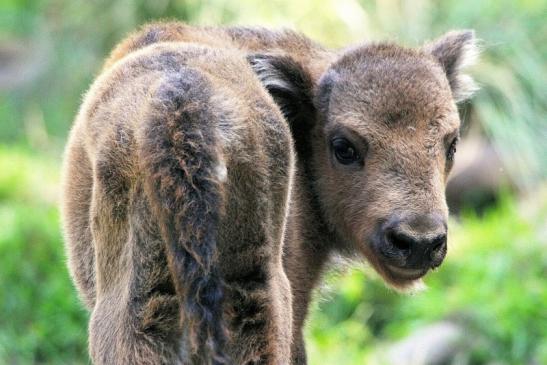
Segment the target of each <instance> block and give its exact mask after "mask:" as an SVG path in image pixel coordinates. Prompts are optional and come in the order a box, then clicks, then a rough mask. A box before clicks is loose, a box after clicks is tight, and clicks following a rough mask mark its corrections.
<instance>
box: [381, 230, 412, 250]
mask: <svg viewBox="0 0 547 365" xmlns="http://www.w3.org/2000/svg"><path fill="white" fill-rule="evenodd" d="M386 238H387V240H388V242H389V243H391V245H393V247H395V248H397V249H398V250H399V251H402V252H403V253H404V254H405V255H409V254H410V251H411V249H412V245H413V240H412V239H411V238H410V237H407V236H405V235H403V234H400V233H397V232H396V231H393V230H391V231H389V232H387V235H386Z"/></svg>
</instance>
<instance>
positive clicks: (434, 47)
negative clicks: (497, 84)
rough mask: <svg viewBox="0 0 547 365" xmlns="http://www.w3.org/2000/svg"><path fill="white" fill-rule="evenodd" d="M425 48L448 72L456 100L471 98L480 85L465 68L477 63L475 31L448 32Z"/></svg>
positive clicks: (447, 75)
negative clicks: (464, 71) (465, 72)
mask: <svg viewBox="0 0 547 365" xmlns="http://www.w3.org/2000/svg"><path fill="white" fill-rule="evenodd" d="M423 48H424V50H425V51H426V52H429V53H431V54H432V55H433V57H435V58H436V59H437V61H438V62H439V63H440V65H441V66H442V67H443V69H444V71H445V72H446V77H447V78H448V82H449V83H450V88H451V89H452V95H453V97H454V100H455V101H456V102H461V101H464V100H466V99H469V98H470V97H471V95H472V94H473V93H474V92H475V91H476V90H477V89H478V87H477V85H476V84H475V82H474V81H473V79H472V78H471V77H470V76H469V75H466V74H464V73H463V70H464V69H465V68H466V67H468V66H470V65H472V64H474V63H475V61H476V59H477V56H478V53H479V51H478V46H477V39H476V38H475V32H474V31H473V30H461V31H452V32H448V33H446V34H445V35H443V36H441V37H440V38H438V39H436V40H434V41H432V42H430V43H428V44H426V45H425V46H424V47H423Z"/></svg>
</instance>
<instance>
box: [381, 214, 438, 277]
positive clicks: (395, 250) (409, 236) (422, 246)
mask: <svg viewBox="0 0 547 365" xmlns="http://www.w3.org/2000/svg"><path fill="white" fill-rule="evenodd" d="M382 235H383V238H384V239H383V244H382V245H381V248H380V251H381V252H382V254H383V255H384V256H385V258H386V259H387V260H388V262H389V263H390V264H392V265H395V266H397V267H400V268H405V269H428V268H434V267H437V266H439V265H440V264H441V263H442V261H443V259H444V257H445V255H446V222H445V220H444V219H443V218H442V217H441V216H439V215H434V214H428V215H415V216H411V217H408V218H403V219H401V218H399V217H392V218H391V219H390V220H388V222H387V223H386V224H385V225H384V226H383V232H382Z"/></svg>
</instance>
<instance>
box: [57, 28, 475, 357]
mask: <svg viewBox="0 0 547 365" xmlns="http://www.w3.org/2000/svg"><path fill="white" fill-rule="evenodd" d="M474 53H475V39H474V36H473V33H472V32H470V31H462V32H451V33H448V34H446V35H445V36H443V37H441V38H439V39H438V40H436V41H434V42H431V43H428V44H426V45H424V46H423V47H420V48H417V49H409V48H403V47H400V46H398V45H395V44H388V43H380V44H363V45H359V46H355V47H351V48H348V49H344V50H336V51H331V50H328V49H325V48H323V47H321V46H320V45H318V44H317V43H315V42H313V41H311V40H309V39H308V38H306V37H304V36H302V35H300V34H298V33H294V32H291V31H270V30H267V29H254V28H240V27H235V28H212V27H205V28H200V27H190V26H187V25H184V24H180V23H165V24H161V23H160V24H153V25H149V26H147V27H145V28H143V29H142V30H140V31H139V32H137V33H135V34H134V35H132V36H130V37H129V38H128V39H126V40H125V41H124V42H122V43H121V44H120V45H119V46H118V47H117V48H116V49H115V50H114V51H113V53H112V55H111V56H110V58H109V59H108V60H107V62H106V64H105V67H104V70H103V73H102V75H101V76H100V77H99V78H98V80H97V81H96V82H95V84H94V85H93V87H92V88H91V90H90V92H89V93H88V95H87V97H86V100H85V102H84V104H83V106H82V108H81V110H80V113H79V116H78V118H77V120H76V123H75V125H74V127H73V130H72V133H71V138H70V141H69V145H68V147H67V154H66V159H65V174H64V184H65V185H64V190H63V194H64V203H63V207H64V209H63V217H64V219H63V221H64V225H65V232H66V240H67V248H68V254H69V259H70V268H71V273H72V276H73V278H74V281H75V282H76V285H77V287H78V289H79V291H80V293H81V296H82V298H83V299H84V301H85V302H86V304H87V305H88V307H89V308H90V309H92V311H93V313H92V317H91V323H90V350H91V354H92V358H93V360H94V362H96V363H109V364H110V363H120V364H122V363H142V364H159V363H191V362H193V363H198V364H201V363H211V362H212V363H227V362H232V363H235V364H255V363H256V364H258V363H260V364H287V363H293V364H305V362H306V356H305V350H304V343H303V339H302V327H303V323H304V319H305V316H306V313H307V308H308V304H309V300H310V296H311V292H312V290H313V288H314V287H315V286H316V284H317V283H318V281H319V278H320V275H321V272H322V271H323V270H324V268H325V267H326V263H327V262H328V258H329V257H330V256H331V255H332V253H335V252H337V253H341V254H344V255H351V256H355V255H360V256H363V257H365V258H366V259H367V260H368V262H369V263H370V264H371V265H372V266H373V267H374V268H375V269H376V270H377V271H378V273H379V274H380V275H381V276H382V277H383V278H384V279H385V280H386V282H388V283H389V284H391V285H392V286H394V287H396V288H406V287H409V286H412V285H413V284H414V283H416V282H417V281H418V280H419V279H420V278H421V277H423V276H424V275H425V274H426V273H427V272H428V271H429V270H430V269H431V268H435V267H437V266H439V265H440V264H441V262H442V261H443V259H444V256H445V254H446V251H447V236H446V220H447V215H448V210H447V206H446V202H445V197H444V188H445V184H446V179H447V176H448V173H449V172H450V169H451V166H452V164H453V159H454V153H455V150H456V144H457V141H458V135H459V125H460V120H459V117H458V111H457V107H456V103H457V102H460V101H463V100H466V99H467V98H469V96H470V95H471V93H472V91H473V90H474V85H473V83H472V80H471V79H470V78H469V77H468V76H466V75H464V74H462V69H463V68H464V67H465V66H467V65H468V64H469V63H470V62H471V60H472V56H473V55H474ZM267 93H269V94H270V95H268V94H267ZM293 148H294V152H293ZM293 159H294V160H295V162H294V167H293ZM293 170H294V171H293ZM285 275H286V276H287V277H288V279H289V281H290V289H289V285H288V282H287V277H286V276H285ZM291 301H292V303H291ZM223 323H224V324H225V328H224V326H223ZM291 331H292V335H291Z"/></svg>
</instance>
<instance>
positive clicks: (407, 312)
mask: <svg viewBox="0 0 547 365" xmlns="http://www.w3.org/2000/svg"><path fill="white" fill-rule="evenodd" d="M546 15H547V1H545V0H523V1H509V0H498V1H495V0H489V1H481V2H477V1H473V0H447V1H443V2H442V3H441V2H435V1H432V0H408V1H395V0H385V1H372V0H336V1H335V0H327V1H312V0H300V1H289V0H286V1H285V0H275V1H269V2H265V1H259V0H239V1H231V2H229V1H226V0H210V1H197V0H187V1H182V0H179V1H172V0H158V1H144V0H135V1H130V0H113V1H106V0H94V1H84V0H77V1H75V0H50V1H46V0H2V2H1V3H0V364H79V363H88V362H89V360H88V358H87V350H86V346H87V345H86V321H87V313H86V312H85V311H84V310H83V309H82V306H81V304H80V303H79V302H78V300H77V297H76V294H75V290H74V289H73V287H72V284H71V282H70V279H69V277H68V273H67V270H66V266H65V258H64V253H63V246H62V240H61V234H60V230H59V214H58V210H57V198H58V171H59V164H60V159H61V153H62V146H63V144H64V140H65V138H66V135H67V132H68V130H69V127H70V124H71V122H72V118H73V116H74V114H75V113H76V111H77V108H78V105H79V102H80V100H81V95H82V93H83V92H84V91H85V90H86V88H87V87H88V86H89V83H90V82H91V81H92V79H93V77H94V75H95V74H96V72H97V71H98V69H99V66H100V63H101V61H102V59H103V58H104V57H105V55H106V54H107V53H108V51H109V50H110V49H111V47H112V46H113V45H114V44H115V43H116V42H117V41H119V40H120V39H121V38H122V37H123V36H124V35H125V34H126V33H127V32H129V31H131V30H133V29H134V28H135V27H137V26H138V25H140V24H142V23H143V22H146V21H148V20H151V19H158V18H165V17H169V18H177V19H180V20H184V21H188V22H192V23H197V24H234V23H239V24H247V25H253V24H255V25H264V26H289V27H291V28H295V29H298V30H301V31H303V32H305V33H307V34H308V35H310V36H312V37H314V38H315V39H317V40H319V41H321V42H323V43H325V44H326V45H328V46H333V47H335V46H344V45H346V44H349V43H351V42H360V41H365V40H381V39H390V40H397V41H400V42H403V43H406V44H409V45H416V44H419V43H420V42H422V41H424V40H426V39H431V38H433V37H435V36H437V35H439V34H441V33H443V32H445V31H446V30H448V29H452V28H474V29H476V31H477V34H478V35H479V37H481V38H482V39H483V47H484V53H483V56H482V58H481V62H480V64H479V65H478V66H476V67H475V68H474V69H473V71H474V74H475V77H476V78H477V79H478V81H479V83H480V84H481V85H482V90H481V92H480V93H479V94H478V95H477V97H476V98H475V99H474V101H473V103H472V104H471V105H468V106H466V107H465V108H464V109H462V115H463V117H464V119H465V120H466V121H467V122H473V123H474V124H476V125H478V128H479V129H480V133H481V134H482V135H484V136H486V137H487V138H488V140H489V141H491V143H492V144H493V146H494V148H495V150H496V151H497V153H498V154H499V155H500V156H501V159H502V161H503V163H504V166H505V170H506V172H507V175H508V176H509V178H510V180H511V185H512V186H513V188H512V189H510V190H508V191H507V192H505V193H502V194H501V197H502V198H501V199H499V200H498V202H497V203H496V204H495V205H494V206H491V207H490V208H489V209H487V211H486V212H485V213H484V214H482V215H480V216H478V215H476V214H475V213H474V212H473V211H472V210H471V209H468V210H465V209H464V213H463V214H462V216H461V217H460V218H458V219H454V220H453V221H452V222H451V224H450V231H451V248H450V253H449V257H448V259H447V261H446V263H445V264H444V265H443V266H442V267H441V269H439V270H438V271H437V272H436V273H433V274H430V275H429V276H428V278H427V280H426V282H427V286H428V287H429V289H428V290H426V291H424V292H420V293H416V294H414V295H410V296H409V295H401V294H397V293H394V292H393V291H390V290H389V289H386V287H385V286H384V285H383V284H382V283H381V281H380V280H379V279H378V278H377V277H376V275H375V274H373V273H372V272H371V271H370V270H369V269H362V267H363V265H357V266H356V267H360V268H361V269H359V268H355V269H344V270H342V269H339V270H336V271H333V272H332V273H330V274H328V275H327V280H326V284H325V286H324V287H323V288H322V289H321V290H320V291H319V293H318V300H317V301H316V303H315V305H314V308H313V310H312V316H311V318H310V321H309V323H308V326H307V339H308V349H309V354H310V363H311V364H318V365H319V364H365V363H373V364H374V363H380V364H381V363H384V362H388V361H389V354H390V353H391V352H390V351H392V349H393V343H394V342H397V341H399V340H401V339H403V338H405V337H406V336H408V335H409V334H412V333H415V331H416V330H418V329H420V328H423V327H424V326H425V325H427V324H430V323H438V321H444V322H450V323H454V324H456V325H457V326H459V328H461V329H462V330H463V332H464V336H463V337H462V339H461V341H460V342H461V343H460V344H459V345H458V351H457V354H456V355H454V356H452V357H451V359H450V360H449V362H448V363H453V364H487V363H496V364H547V284H546V283H545V278H546V277H547V250H546V249H547V223H546V222H547V187H546V182H545V181H546V176H547V143H546V142H545V141H547V118H546V117H547V112H546V111H547V88H546V85H547V80H546V78H547V72H546V67H545V66H546V61H547V43H546V42H545V40H546V39H547V22H545V17H546ZM344 266H347V265H344Z"/></svg>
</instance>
